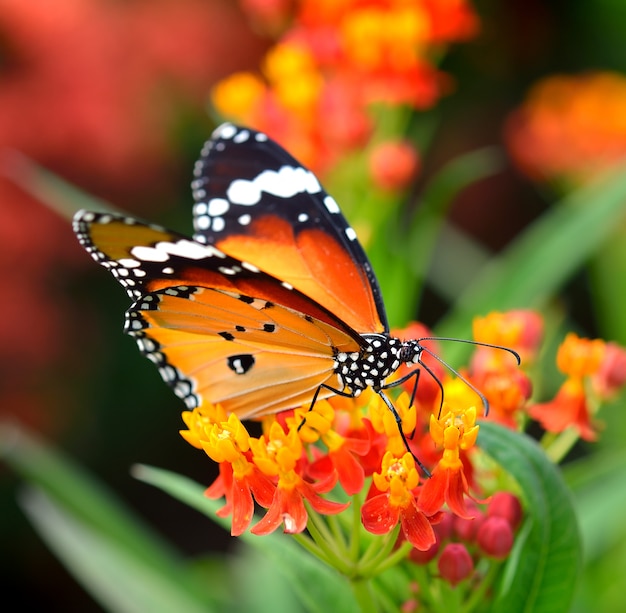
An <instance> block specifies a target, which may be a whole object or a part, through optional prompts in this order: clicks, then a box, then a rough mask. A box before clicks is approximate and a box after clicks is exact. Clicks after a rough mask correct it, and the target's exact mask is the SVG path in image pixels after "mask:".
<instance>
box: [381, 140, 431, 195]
mask: <svg viewBox="0 0 626 613" xmlns="http://www.w3.org/2000/svg"><path fill="white" fill-rule="evenodd" d="M419 166H420V159H419V155H418V153H417V150H416V149H415V147H414V146H413V145H412V144H411V143H409V142H406V141H388V142H386V143H381V144H380V145H377V146H376V147H374V149H373V150H372V153H371V155H370V172H371V174H372V179H373V180H374V183H375V184H376V185H377V186H378V187H380V188H382V189H384V190H389V191H396V190H401V189H404V188H406V187H408V186H409V185H410V183H411V181H413V179H415V177H416V175H417V172H418V170H419Z"/></svg>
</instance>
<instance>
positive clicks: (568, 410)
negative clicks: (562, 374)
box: [528, 377, 597, 441]
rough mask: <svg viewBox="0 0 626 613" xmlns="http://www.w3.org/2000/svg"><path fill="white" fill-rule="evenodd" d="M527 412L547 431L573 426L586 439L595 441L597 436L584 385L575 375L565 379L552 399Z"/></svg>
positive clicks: (558, 430)
mask: <svg viewBox="0 0 626 613" xmlns="http://www.w3.org/2000/svg"><path fill="white" fill-rule="evenodd" d="M528 414H529V415H530V416H531V417H532V418H533V419H536V420H537V421H538V422H539V423H540V424H541V425H542V426H543V427H544V428H545V429H546V430H547V431H548V432H563V430H565V429H566V428H568V427H570V426H573V427H575V428H577V429H578V432H579V433H580V436H581V438H583V439H585V440H586V441H595V440H596V438H597V434H596V432H595V430H594V428H593V426H592V424H591V419H590V415H589V407H588V405H587V396H586V394H585V387H584V385H583V382H582V380H581V379H579V378H577V377H570V378H569V379H567V381H565V383H563V385H562V386H561V389H560V390H559V391H558V393H557V395H556V396H555V398H554V400H552V401H551V402H544V403H541V404H536V405H534V406H532V407H530V408H529V409H528Z"/></svg>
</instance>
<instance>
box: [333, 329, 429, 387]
mask: <svg viewBox="0 0 626 613" xmlns="http://www.w3.org/2000/svg"><path fill="white" fill-rule="evenodd" d="M362 338H363V340H364V341H366V344H364V345H363V347H361V349H360V351H354V352H352V353H346V352H342V351H338V352H337V353H335V355H334V356H333V357H334V360H335V371H336V372H337V377H338V379H339V388H338V389H340V390H343V391H345V392H346V393H349V394H351V395H353V396H358V395H359V394H360V393H361V392H362V391H363V390H364V389H367V388H368V387H371V388H372V389H373V390H374V391H376V392H378V391H380V390H381V389H384V388H385V387H386V380H387V378H388V377H389V376H390V375H392V374H393V373H394V372H396V370H398V368H400V366H401V365H402V364H407V365H409V366H410V365H413V364H419V363H420V360H421V356H422V352H423V347H422V345H420V343H419V342H418V341H402V340H400V339H399V338H393V337H391V336H389V335H388V334H364V335H362Z"/></svg>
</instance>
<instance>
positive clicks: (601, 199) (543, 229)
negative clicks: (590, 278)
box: [437, 172, 626, 338]
mask: <svg viewBox="0 0 626 613" xmlns="http://www.w3.org/2000/svg"><path fill="white" fill-rule="evenodd" d="M625 213H626V174H625V173H623V172H621V173H616V174H613V175H611V177H610V178H608V179H606V180H604V181H602V182H598V183H595V184H593V185H590V186H588V187H585V188H583V189H580V190H578V191H577V192H575V193H573V194H572V195H571V196H569V197H568V198H566V199H565V200H564V201H563V202H561V203H559V204H557V205H555V206H553V207H552V208H551V209H550V210H548V211H547V212H546V213H544V214H543V215H542V216H541V217H540V218H539V219H538V220H537V221H535V222H534V223H533V224H532V225H530V226H529V227H528V228H527V229H526V230H525V231H524V232H523V233H522V234H521V235H519V236H518V238H517V239H516V240H515V241H514V242H513V243H511V245H510V246H509V247H508V248H507V249H506V250H505V251H504V252H502V254H501V255H499V256H498V257H494V258H493V259H492V260H491V261H490V263H489V264H487V265H486V266H485V267H484V269H483V270H482V271H480V272H479V273H478V275H477V277H476V279H475V280H474V281H473V282H472V283H471V285H470V286H469V288H468V289H467V290H466V291H465V292H463V293H462V294H461V295H460V296H459V299H458V300H457V301H456V303H455V306H454V308H453V309H452V311H451V312H450V313H449V315H447V316H446V317H445V319H443V320H442V321H441V322H440V323H439V324H438V326H437V333H438V334H440V335H442V336H456V337H461V338H463V337H467V336H468V334H469V331H470V325H471V320H472V318H473V317H474V316H476V315H484V314H486V313H488V312H489V311H492V310H506V309H512V308H521V307H533V308H541V307H542V306H544V305H545V304H546V302H547V301H548V300H549V299H550V298H552V296H554V295H555V293H556V292H557V291H558V290H559V289H560V288H561V287H562V286H563V284H564V283H565V282H566V281H567V280H568V279H569V278H570V277H571V276H572V275H573V274H574V273H575V272H576V271H577V270H579V269H580V268H581V266H582V265H583V264H584V263H585V262H586V261H587V260H588V259H589V257H590V256H591V255H592V254H593V253H594V251H596V250H597V249H598V248H599V246H600V245H602V243H603V242H604V241H605V239H606V238H607V237H608V236H610V235H611V233H612V232H613V231H614V230H615V229H616V228H617V227H619V222H620V220H622V219H624V214H625Z"/></svg>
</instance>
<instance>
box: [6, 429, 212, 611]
mask: <svg viewBox="0 0 626 613" xmlns="http://www.w3.org/2000/svg"><path fill="white" fill-rule="evenodd" d="M0 457H2V459H3V460H4V461H5V462H6V463H7V464H9V465H10V466H11V467H12V468H13V469H14V470H15V471H16V472H17V473H18V474H20V475H21V476H22V477H23V478H24V480H26V481H27V482H28V483H29V484H31V485H32V488H31V490H32V491H35V492H37V493H35V494H34V497H33V495H30V497H29V498H27V499H26V505H25V510H26V512H27V513H28V515H29V517H30V518H31V520H32V521H33V524H34V526H35V527H36V528H37V529H39V530H40V531H41V535H42V537H43V538H44V540H45V541H46V542H47V543H48V544H49V545H50V547H51V548H53V549H54V551H55V553H56V554H57V555H58V556H59V558H60V559H61V560H62V561H64V562H65V563H67V565H68V568H69V570H70V571H71V572H73V573H74V574H75V576H76V578H77V579H78V580H79V581H85V587H86V589H87V590H88V591H91V593H92V594H93V595H94V596H95V597H96V598H102V597H103V596H106V592H107V591H111V592H116V594H111V597H112V598H113V597H115V599H116V601H115V603H114V604H115V607H114V608H112V609H111V610H114V611H123V612H126V611H164V612H165V611H168V610H169V611H171V610H185V611H201V610H204V611H207V610H218V609H219V606H218V603H217V602H216V599H215V598H214V597H213V596H212V594H211V592H210V591H209V586H208V585H207V582H206V581H204V580H200V579H199V578H198V577H196V576H195V575H194V574H193V573H191V572H189V568H188V565H187V562H186V561H185V560H184V559H183V558H182V557H181V556H180V555H179V554H178V553H177V552H176V551H175V550H173V549H172V548H171V547H169V546H168V545H167V544H166V543H164V542H163V541H162V540H161V539H160V538H159V537H158V536H157V535H156V534H154V533H152V532H151V531H150V530H148V529H147V528H146V527H145V525H144V524H142V522H141V521H140V520H139V518H137V517H135V516H134V515H133V514H132V513H131V512H130V511H129V510H128V509H127V508H126V507H125V506H124V505H123V504H122V503H121V502H120V501H119V500H118V499H117V498H116V497H115V496H114V494H113V493H111V492H110V491H108V490H107V488H105V487H104V486H103V485H101V484H100V483H98V482H97V481H96V480H95V479H94V478H93V477H92V476H91V475H89V474H88V473H87V472H86V471H84V470H82V469H81V468H80V467H78V466H76V465H75V464H74V463H73V462H72V461H71V460H70V459H69V458H66V457H64V456H63V455H62V454H61V453H60V452H58V451H56V450H54V449H52V448H51V447H49V446H47V445H46V444H44V443H43V442H42V441H40V440H38V439H37V438H35V437H34V436H32V435H30V434H28V433H27V432H26V431H25V430H23V429H19V428H16V427H13V426H7V425H3V426H2V427H1V428H0ZM33 501H34V502H33ZM105 569H106V572H105ZM118 574H122V575H125V578H126V580H127V581H128V582H129V583H133V582H143V581H148V580H149V582H148V583H146V584H145V590H144V589H140V588H139V586H136V587H133V586H126V587H124V589H122V584H121V583H120V581H121V580H122V579H121V578H120V577H119V576H118ZM155 590H156V591H155ZM155 593H158V594H160V596H159V599H160V600H161V602H163V603H173V602H178V603H179V604H180V607H176V608H168V609H165V608H161V609H159V608H154V606H153V604H154V603H153V594H155ZM125 594H127V595H128V599H127V600H125ZM142 599H143V600H142ZM122 602H125V605H126V606H122V604H121V603H122ZM103 604H106V605H109V604H111V603H108V602H107V603H103ZM183 604H184V605H185V606H183ZM111 606H113V605H111Z"/></svg>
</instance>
